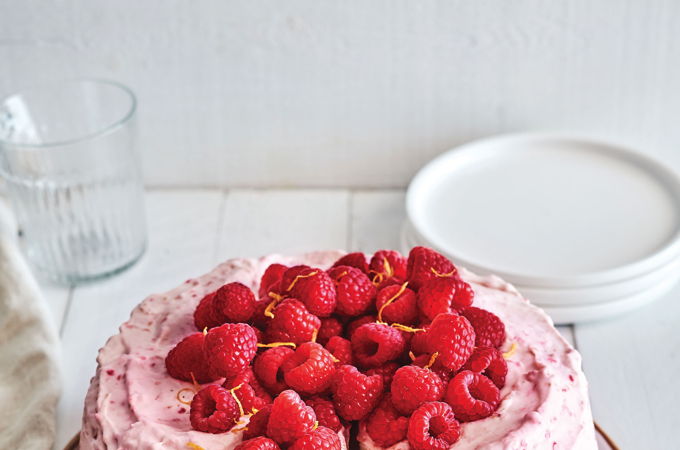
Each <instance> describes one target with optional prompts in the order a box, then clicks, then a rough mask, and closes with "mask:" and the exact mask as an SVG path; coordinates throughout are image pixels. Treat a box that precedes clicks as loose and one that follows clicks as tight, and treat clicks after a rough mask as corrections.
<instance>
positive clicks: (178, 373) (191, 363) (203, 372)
mask: <svg viewBox="0 0 680 450" xmlns="http://www.w3.org/2000/svg"><path fill="white" fill-rule="evenodd" d="M204 340H205V337H204V336H203V333H194V334H190V335H189V336H187V337H185V338H184V339H182V340H181V341H180V342H179V343H178V344H177V345H176V346H175V347H174V348H173V349H172V350H170V351H169V352H168V356H166V357H165V368H166V370H167V371H168V375H170V376H171V377H173V378H176V379H178V380H183V381H194V379H195V380H196V381H197V382H199V383H209V382H210V381H213V380H215V379H217V378H219V377H218V376H213V374H212V372H211V370H210V366H209V364H208V360H207V359H206V358H205V355H204V354H203V342H204ZM192 375H193V378H192Z"/></svg>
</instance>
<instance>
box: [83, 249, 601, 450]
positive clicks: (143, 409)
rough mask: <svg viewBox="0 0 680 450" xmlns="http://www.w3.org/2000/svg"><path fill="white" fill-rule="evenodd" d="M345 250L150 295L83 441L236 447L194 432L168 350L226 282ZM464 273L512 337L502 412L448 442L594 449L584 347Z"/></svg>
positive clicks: (117, 346)
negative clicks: (170, 372)
mask: <svg viewBox="0 0 680 450" xmlns="http://www.w3.org/2000/svg"><path fill="white" fill-rule="evenodd" d="M342 254H343V253H341V252H317V253H310V254H307V255H303V256H301V257H285V256H280V255H270V256H267V257H264V258H260V259H235V260H230V261H227V262H225V263H223V264H221V265H220V266H218V267H217V268H216V269H215V270H213V271H212V272H210V273H209V274H206V275H204V276H202V277H200V278H197V279H190V280H187V281H186V282H185V283H183V284H182V285H181V286H179V287H177V288H175V289H173V290H171V291H169V292H167V293H165V294H160V295H152V296H150V297H148V298H147V299H146V300H144V301H143V302H142V303H141V304H140V305H139V306H138V307H137V308H136V309H135V310H134V311H133V312H132V315H131V317H130V320H128V321H127V322H125V323H124V324H123V325H122V326H121V329H120V333H119V334H117V335H115V336H113V337H112V338H111V339H110V340H109V341H108V342H107V343H106V345H105V346H104V347H103V348H102V349H101V350H100V353H99V357H98V362H99V367H98V370H97V374H96V375H95V378H94V379H93V382H92V385H91V387H90V390H89V392H88V396H87V398H86V405H85V415H84V422H83V430H82V435H81V447H82V448H83V449H90V448H93V449H107V448H108V449H111V448H138V449H146V448H157V446H158V444H159V443H162V444H163V448H177V449H180V448H182V449H186V448H188V447H187V445H194V446H199V447H203V448H204V449H213V448H223V449H229V448H233V447H235V446H236V445H237V443H238V442H240V440H241V434H240V433H238V432H236V433H231V432H228V433H223V434H210V433H202V432H198V431H195V430H193V429H192V427H191V424H190V422H189V418H188V412H189V406H188V405H187V404H186V400H187V399H186V398H183V395H185V394H187V392H188V390H191V389H192V388H193V386H192V384H191V383H187V382H183V381H179V380H176V379H174V378H171V377H170V376H169V375H168V374H167V372H166V369H165V364H164V359H165V356H166V355H167V354H168V352H169V351H170V350H171V349H172V348H173V347H174V346H175V345H176V344H177V343H178V342H179V341H180V340H182V339H183V338H184V337H186V336H188V335H189V334H191V333H194V332H196V329H195V327H194V322H193V312H194V310H195V308H196V306H197V304H198V302H199V301H200V300H201V299H202V298H203V297H204V296H205V295H206V294H208V293H210V292H213V291H215V290H216V289H218V288H219V287H220V286H222V285H223V284H225V283H228V282H232V281H238V282H241V283H243V284H245V285H246V286H248V287H250V288H251V289H253V290H254V291H255V292H257V289H258V287H259V286H258V284H259V280H260V277H261V276H262V273H263V272H264V270H265V269H266V268H267V267H268V266H269V265H270V264H272V263H281V264H284V265H287V266H292V265H297V264H306V265H309V266H312V267H319V268H321V269H327V268H328V267H329V266H330V265H331V264H332V263H333V262H334V261H335V260H337V259H338V258H339V257H340V256H341V255H342ZM461 277H462V278H463V279H464V280H465V281H467V282H468V283H470V284H471V286H472V287H473V289H474V291H475V306H479V307H482V308H485V309H488V310H489V311H491V312H493V313H495V314H497V315H498V316H499V317H501V318H502V319H503V321H504V322H505V325H506V333H507V341H506V343H505V344H504V347H503V348H502V350H503V351H506V352H510V351H511V348H512V349H513V350H512V355H509V356H508V359H507V363H508V375H507V380H506V384H505V386H504V387H503V389H502V390H501V399H502V401H501V404H500V407H499V409H498V410H497V411H496V413H495V414H493V415H492V416H491V417H488V418H486V419H482V420H479V421H476V422H470V423H465V424H463V425H462V427H461V430H462V435H461V438H460V440H459V441H458V442H457V443H456V444H454V446H453V447H452V448H476V447H482V446H483V447H484V448H545V444H546V443H547V442H548V443H551V445H553V447H554V448H565V449H569V448H585V449H588V448H592V449H595V448H597V447H596V444H595V440H594V439H595V438H594V432H593V429H592V428H593V427H592V418H591V415H590V407H589V404H588V397H587V389H586V381H585V378H584V376H583V373H582V371H581V369H580V356H579V355H578V353H577V352H576V351H575V350H574V349H573V348H571V346H570V345H569V344H568V343H567V342H566V341H564V339H563V338H562V337H561V336H560V335H559V334H558V333H557V331H556V330H555V329H554V327H553V326H552V323H551V321H550V319H549V318H548V317H547V316H546V315H545V314H544V313H543V312H541V311H540V310H539V309H537V308H535V307H534V306H532V305H530V304H529V303H528V302H527V301H526V300H524V299H523V298H522V297H521V296H520V295H519V294H518V293H517V292H516V291H515V290H514V288H512V287H511V286H510V285H508V284H507V283H504V282H503V281H501V280H500V279H497V278H494V277H478V276H476V275H474V274H472V273H469V272H466V271H464V270H461ZM188 394H189V398H190V396H191V395H192V394H191V392H188ZM244 420H245V421H247V418H244ZM359 440H360V441H361V442H362V446H363V447H365V448H377V447H376V446H375V445H374V444H373V443H372V441H371V439H370V437H369V436H368V435H367V434H366V433H365V430H362V433H360V435H359ZM195 448H197V447H195ZM394 448H408V444H406V443H405V442H404V443H401V444H397V446H395V447H394Z"/></svg>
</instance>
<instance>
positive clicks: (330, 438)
mask: <svg viewBox="0 0 680 450" xmlns="http://www.w3.org/2000/svg"><path fill="white" fill-rule="evenodd" d="M321 449H323V450H341V449H342V443H341V442H340V436H338V434H337V433H336V432H334V431H333V430H331V429H329V428H326V427H321V426H320V427H318V428H317V429H316V430H314V431H312V432H310V433H307V434H306V435H304V436H303V437H301V438H300V439H298V440H297V441H295V442H294V443H293V445H291V446H290V447H289V448H288V450H321Z"/></svg>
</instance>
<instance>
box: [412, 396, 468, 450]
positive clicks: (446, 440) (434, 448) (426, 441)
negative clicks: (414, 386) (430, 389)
mask: <svg viewBox="0 0 680 450" xmlns="http://www.w3.org/2000/svg"><path fill="white" fill-rule="evenodd" d="M407 436H408V443H409V444H410V445H411V448H413V450H448V449H449V448H450V447H451V444H453V443H455V442H456V441H458V439H459V438H460V424H459V423H458V421H457V420H456V419H455V416H454V414H453V411H452V410H451V407H450V406H449V405H447V404H446V403H443V402H430V403H425V404H424V405H422V406H421V407H420V408H418V409H417V410H416V411H415V412H414V413H413V415H412V416H411V419H410V420H409V422H408V434H407Z"/></svg>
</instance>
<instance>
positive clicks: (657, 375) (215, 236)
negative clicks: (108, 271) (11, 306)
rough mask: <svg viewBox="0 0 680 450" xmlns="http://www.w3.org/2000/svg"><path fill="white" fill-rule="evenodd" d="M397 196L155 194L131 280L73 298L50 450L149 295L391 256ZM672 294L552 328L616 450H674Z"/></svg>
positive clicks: (74, 425)
mask: <svg viewBox="0 0 680 450" xmlns="http://www.w3.org/2000/svg"><path fill="white" fill-rule="evenodd" d="M402 198H403V193H402V192H400V191H393V190H385V191H355V192H351V191H348V190H321V191H317V190H235V191H230V192H228V193H224V192H222V191H219V190H214V191H211V190H206V191H202V190H197V191H182V190H169V191H165V190H163V191H152V192H150V193H149V194H148V195H147V199H148V214H149V227H150V230H151V240H150V246H149V250H148V252H147V254H146V255H145V256H144V258H143V259H142V261H140V262H139V264H137V265H136V266H134V267H133V268H132V269H131V270H129V271H128V272H125V273H123V274H121V275H119V276H117V277H114V278H112V279H110V280H106V281H103V282H100V283H96V284H91V285H86V286H82V287H77V288H76V289H75V291H74V294H73V299H72V304H71V308H70V310H69V312H68V315H67V319H66V322H65V327H64V330H63V335H62V342H63V351H64V375H65V386H64V395H63V398H62V401H61V403H60V405H59V417H58V427H59V428H58V439H57V446H56V447H55V448H57V449H61V448H62V446H63V445H64V443H65V442H66V441H67V440H68V439H69V438H70V437H71V436H72V435H73V434H74V433H75V432H76V430H77V429H78V427H79V424H80V415H81V409H82V404H83V397H84V394H85V390H86V388H87V385H88V381H89V379H90V377H91V376H92V374H93V373H94V368H95V357H96V351H97V349H98V348H99V347H100V346H101V345H103V343H104V342H105V340H106V339H107V338H108V337H109V336H110V335H111V334H113V333H115V331H116V329H117V327H118V326H119V325H120V324H121V323H122V322H123V321H124V320H125V319H126V318H127V317H128V315H129V313H130V310H131V309H132V308H133V307H134V306H135V305H136V304H137V303H138V302H139V301H141V300H142V299H143V298H144V297H145V296H146V295H148V294H150V293H152V292H161V291H164V290H167V289H169V288H172V287H174V286H175V285H177V284H179V283H181V282H182V281H183V280H185V279H186V278H188V277H191V276H195V275H199V274H201V273H203V272H206V271H208V270H210V268H211V267H212V266H213V265H214V264H215V262H216V260H217V259H224V258H227V257H235V256H248V255H259V254H264V253H270V252H272V251H275V250H278V251H281V252H286V253H290V252H302V251H306V250H313V249H319V248H342V247H348V248H351V249H361V250H364V251H368V252H370V251H373V250H375V249H376V248H378V247H396V246H397V244H398V227H397V225H398V224H399V223H400V221H401V218H402V215H403V207H402ZM678 295H680V287H679V288H676V290H675V291H674V292H672V293H671V294H669V295H668V296H667V297H666V298H665V299H662V300H661V301H659V302H658V303H655V304H653V305H651V306H649V307H647V308H645V309H642V310H640V311H637V312H635V313H633V314H631V315H629V316H626V317H623V318H620V319H617V320H612V321H609V322H602V323H595V324H588V325H579V326H576V327H560V328H559V330H560V332H561V333H562V334H563V335H564V336H565V338H566V339H567V340H569V341H570V342H575V343H577V344H578V348H579V350H580V351H581V352H582V354H583V357H584V367H585V371H586V375H587V377H588V379H589V382H590V386H591V397H592V402H593V410H594V414H595V417H596V420H598V422H600V424H601V425H602V426H603V427H604V428H605V429H606V430H608V431H609V432H610V434H611V435H612V436H613V437H614V439H615V440H616V441H617V442H618V443H619V445H620V446H621V448H645V449H647V448H649V449H657V448H669V449H670V448H675V447H674V446H675V432H674V423H673V421H674V418H676V417H677V416H676V415H675V409H676V403H677V399H678V396H679V395H680V388H678V385H677V383H676V382H675V378H674V377H675V375H676V374H677V373H679V372H680V357H679V356H678V352H677V350H678V348H679V346H680V334H678V333H677V332H676V331H677V324H678V323H680V306H679V304H678V302H677V301H676V299H677V297H678Z"/></svg>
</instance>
